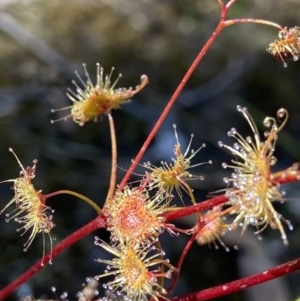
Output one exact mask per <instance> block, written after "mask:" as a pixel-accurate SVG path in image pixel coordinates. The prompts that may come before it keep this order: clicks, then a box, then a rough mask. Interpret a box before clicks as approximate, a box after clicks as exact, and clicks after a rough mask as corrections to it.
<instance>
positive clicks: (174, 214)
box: [0, 167, 300, 300]
mask: <svg viewBox="0 0 300 301" xmlns="http://www.w3.org/2000/svg"><path fill="white" fill-rule="evenodd" d="M274 180H276V181H277V183H278V184H284V183H288V182H293V181H297V180H300V171H299V170H298V171H296V167H294V168H288V169H286V170H284V171H281V172H278V173H276V174H274ZM227 200H228V199H227V197H225V195H220V196H217V197H214V198H211V199H209V200H206V201H203V202H201V203H198V204H195V205H192V206H189V207H184V208H181V209H178V210H176V211H171V212H168V213H166V215H165V216H166V221H171V220H174V219H177V218H180V217H184V216H187V215H190V214H193V213H196V212H199V211H203V210H208V209H211V208H212V207H214V206H217V205H220V204H223V203H225V202H226V201H227ZM99 228H105V221H104V219H103V218H101V217H100V216H98V217H97V218H95V219H94V220H92V221H91V222H90V223H88V224H87V225H85V226H83V227H82V228H80V229H79V230H77V231H76V232H74V233H72V234H71V235H70V236H68V237H67V238H65V239H64V240H62V241H61V242H60V243H59V244H58V245H57V246H56V247H54V249H53V251H52V259H53V258H55V257H56V255H58V254H59V253H61V252H62V251H63V250H64V249H66V248H67V247H69V246H70V245H72V244H73V243H75V242H76V241H77V240H79V239H81V238H82V237H84V236H86V235H88V234H90V233H91V232H92V231H94V230H97V229H99ZM50 255H51V253H50V252H48V253H47V254H46V255H45V259H44V260H45V262H48V261H49V259H50ZM41 262H42V260H39V261H38V262H37V263H35V264H34V265H33V266H32V267H31V268H29V269H28V270H27V271H26V272H25V273H23V274H22V275H21V276H19V277H18V278H17V279H15V280H14V281H13V282H11V283H10V284H9V285H7V286H6V287H5V288H3V289H2V290H1V291H0V300H3V299H4V298H5V297H7V296H8V295H10V294H11V293H12V292H13V291H14V290H15V289H16V288H17V287H18V286H20V285H21V284H23V283H24V282H26V281H28V280H29V279H30V278H31V277H33V276H34V275H35V274H36V273H37V272H38V271H39V270H41V269H42V267H43V266H41ZM223 293H224V292H223ZM224 294H225V293H224Z"/></svg>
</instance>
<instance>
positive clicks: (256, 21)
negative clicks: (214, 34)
mask: <svg viewBox="0 0 300 301" xmlns="http://www.w3.org/2000/svg"><path fill="white" fill-rule="evenodd" d="M242 23H254V24H262V25H267V26H272V27H276V28H278V29H279V30H283V29H284V28H283V27H282V26H281V25H280V24H278V23H275V22H272V21H268V20H262V19H251V18H241V19H232V20H227V21H225V22H224V26H225V27H226V26H230V25H235V24H242Z"/></svg>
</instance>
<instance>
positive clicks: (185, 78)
mask: <svg viewBox="0 0 300 301" xmlns="http://www.w3.org/2000/svg"><path fill="white" fill-rule="evenodd" d="M234 2H235V0H232V1H230V2H229V3H231V4H229V3H228V4H227V6H224V4H223V3H222V2H221V1H219V3H220V5H221V8H222V11H221V16H220V21H219V23H218V25H217V27H216V29H215V31H214V32H213V33H212V34H211V36H210V37H209V39H208V40H207V42H206V43H205V45H204V46H203V48H202V49H201V50H200V52H199V53H198V55H197V56H196V58H195V59H194V61H193V63H192V64H191V66H190V67H189V69H188V70H187V72H186V74H185V75H184V76H183V78H182V80H181V82H180V83H179V85H178V86H177V88H176V90H175V92H174V93H173V95H172V96H171V98H170V100H169V102H168V103H167V105H166V107H165V108H164V110H163V112H162V113H161V115H160V117H159V118H158V120H157V121H156V123H155V125H154V127H153V128H152V130H151V132H150V134H149V135H148V137H147V139H146V141H145V142H144V144H143V145H142V147H141V149H140V150H139V152H138V154H137V155H136V157H135V158H134V160H133V162H132V164H131V166H130V167H129V169H128V171H127V172H126V174H125V176H124V178H123V179H122V181H121V183H120V186H119V189H120V190H121V189H122V188H123V187H124V186H125V184H126V183H127V181H128V179H129V177H130V175H131V174H132V172H133V171H134V169H135V168H136V166H137V165H138V163H139V162H140V160H141V158H142V156H143V155H144V153H145V151H146V150H147V148H148V146H149V144H150V142H151V141H152V139H153V137H154V136H155V135H156V133H157V131H158V130H159V128H160V127H161V125H162V123H163V122H164V120H165V118H166V117H167V115H168V114H169V112H170V110H171V108H172V107H173V105H174V103H175V101H176V100H177V98H178V96H179V94H180V93H181V91H182V90H183V88H184V86H185V85H186V83H187V81H188V80H189V78H190V77H191V75H192V74H193V72H194V71H195V69H196V68H197V67H198V65H199V63H200V62H201V60H202V58H203V57H204V55H205V54H206V52H207V51H208V49H209V48H210V46H211V45H212V44H213V42H214V41H215V39H216V38H217V36H218V35H219V34H220V32H221V31H222V29H223V28H224V21H225V18H226V16H227V12H228V9H229V7H230V6H231V5H232V4H233V3H234Z"/></svg>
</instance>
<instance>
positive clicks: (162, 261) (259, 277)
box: [0, 0, 300, 301]
mask: <svg viewBox="0 0 300 301" xmlns="http://www.w3.org/2000/svg"><path fill="white" fill-rule="evenodd" d="M240 1H242V0H240ZM217 2H218V3H219V5H220V8H221V14H220V20H219V23H218V25H217V27H216V29H215V31H214V32H213V33H212V34H211V36H210V37H209V39H208V41H207V42H206V43H205V45H204V46H203V47H202V49H201V50H200V52H199V54H198V55H197V57H196V58H195V60H194V61H193V62H192V64H191V66H190V68H189V69H188V70H187V72H186V74H185V75H184V76H183V79H182V81H181V82H180V84H179V85H178V87H177V88H176V90H175V92H174V93H173V95H172V97H171V98H170V100H169V102H168V103H167V104H166V107H165V109H164V110H163V112H162V113H161V115H160V117H159V118H158V120H157V122H156V123H155V125H154V127H153V129H152V130H151V132H150V133H149V136H148V137H147V139H146V141H145V142H144V144H143V145H142V147H141V149H140V151H139V152H138V154H137V155H136V157H135V159H134V160H133V161H132V164H131V166H130V167H129V169H128V171H127V172H126V174H125V176H124V177H123V179H122V181H121V182H120V183H119V184H118V185H117V183H116V172H117V137H116V133H115V128H114V119H113V110H114V109H117V108H119V107H120V105H121V104H123V103H127V102H128V101H129V99H131V98H132V97H133V96H134V95H135V94H136V93H137V92H140V91H141V90H142V89H143V88H144V87H145V86H146V84H147V83H148V78H147V76H145V75H143V76H142V77H141V84H140V85H139V86H137V87H136V89H135V90H133V89H132V88H128V89H127V88H117V85H118V79H119V78H120V76H119V77H117V79H116V80H115V81H114V82H113V83H111V76H112V72H111V73H110V74H109V75H105V76H104V70H103V69H102V68H101V67H100V65H99V64H97V79H96V83H95V84H94V83H93V82H92V81H91V79H90V77H89V74H88V72H87V69H86V66H85V65H84V70H85V75H86V81H84V80H83V79H82V78H81V77H80V76H79V75H78V78H79V81H80V84H77V83H75V82H74V85H75V88H76V91H75V92H72V90H69V92H68V94H67V95H68V97H69V98H70V99H71V101H72V102H73V104H72V105H71V106H70V107H67V108H63V109H56V110H54V112H55V111H57V110H70V113H69V114H68V115H66V116H65V117H63V118H62V119H69V118H72V119H73V121H74V122H75V123H77V124H78V125H80V126H83V125H84V124H85V123H86V122H88V121H97V120H98V119H100V118H101V117H103V116H107V119H108V122H109V126H110V136H111V149H112V164H111V177H110V180H109V189H108V192H107V197H106V199H105V200H103V203H102V204H101V207H102V208H100V207H99V206H98V204H95V203H94V202H93V201H92V200H90V199H88V198H87V197H85V196H83V195H81V194H79V193H77V192H73V191H68V190H60V191H57V192H53V193H49V194H45V195H44V194H42V192H41V191H40V190H36V189H35V188H34V186H33V184H32V179H33V178H34V175H35V164H36V161H34V165H33V167H31V168H28V169H27V170H26V169H24V167H23V166H22V164H21V163H20V161H19V160H18V159H17V160H18V163H19V165H20V166H21V169H22V171H21V175H20V177H19V178H17V179H14V180H8V181H9V182H13V183H14V191H15V196H14V198H13V199H12V200H11V201H9V202H8V204H7V205H5V206H4V209H3V210H2V211H1V213H2V212H3V211H4V210H6V209H7V208H8V207H10V206H15V209H14V210H13V212H12V213H11V214H12V215H11V216H10V215H9V216H7V218H8V220H11V219H15V220H16V221H17V222H19V223H22V224H24V225H22V228H21V229H25V232H26V231H27V230H29V229H30V228H32V227H33V230H32V232H31V234H30V235H29V240H28V241H27V243H26V245H25V247H26V248H28V247H29V246H30V244H31V242H32V240H33V239H34V238H35V236H36V234H37V233H40V232H42V233H43V234H45V233H46V234H48V235H49V237H50V242H51V246H50V251H49V252H48V253H47V254H45V247H44V249H43V256H42V259H41V260H39V261H38V262H37V263H36V264H34V265H33V266H32V267H31V268H29V269H28V270H27V271H25V272H24V273H23V274H22V275H20V276H19V277H18V278H17V279H16V280H14V281H13V282H11V283H10V284H8V285H7V286H6V287H5V288H3V289H2V290H0V300H4V299H5V298H6V297H7V296H8V295H10V294H11V293H12V292H13V291H14V290H15V289H16V288H17V287H18V286H20V285H21V284H22V283H24V282H26V281H28V280H29V279H30V278H31V277H32V276H34V275H35V274H36V273H37V272H38V271H39V270H41V269H42V267H43V265H44V264H46V263H51V262H52V259H53V258H55V257H56V256H57V255H58V254H59V253H60V252H62V251H63V250H65V249H66V248H68V247H70V246H71V245H72V244H74V243H75V242H76V241H78V240H79V239H81V238H83V237H85V236H87V235H89V234H90V233H91V232H93V231H95V230H97V229H100V228H106V230H107V231H109V232H110V241H109V243H107V242H104V241H103V240H102V239H101V238H98V237H97V238H95V244H96V245H97V246H99V247H101V248H103V249H104V250H105V251H107V252H109V253H110V254H111V255H112V256H113V259H111V260H108V259H103V258H98V259H96V258H95V260H96V261H98V262H99V263H102V264H105V265H106V269H104V268H102V269H101V267H99V270H100V272H99V274H98V275H97V276H95V277H96V279H98V280H100V279H101V281H102V279H103V280H104V279H106V277H111V278H110V280H107V282H106V283H105V284H104V288H105V289H106V290H107V292H106V296H104V297H101V298H99V299H98V300H104V301H107V300H111V299H114V298H115V296H117V298H118V299H123V300H127V301H130V300H133V301H137V300H150V299H154V300H156V301H157V300H170V299H171V300H177V301H183V300H189V301H196V300H209V299H213V298H215V297H219V296H223V295H226V294H229V293H233V292H236V291H239V290H243V289H245V288H247V287H250V286H253V285H257V284H260V283H263V282H265V281H269V280H272V279H274V278H277V277H280V276H283V275H287V274H289V273H292V272H294V271H297V270H300V258H296V259H294V260H292V261H289V262H286V263H284V264H282V265H280V266H277V267H274V268H272V269H269V270H266V271H262V272H261V273H259V274H256V275H252V276H249V277H246V278H242V279H239V280H236V281H233V282H230V283H225V284H223V285H221V286H215V287H212V288H208V289H206V290H201V291H198V292H191V293H189V294H187V295H185V296H177V297H175V298H171V297H169V296H168V294H169V292H170V291H171V289H172V288H173V287H174V285H176V281H177V279H178V277H180V269H181V266H182V262H183V260H184V258H185V257H186V256H188V253H189V252H188V251H189V249H190V247H191V246H192V244H193V243H194V242H195V241H197V242H198V243H199V244H200V245H203V244H213V245H215V246H216V245H217V244H218V243H219V244H221V245H222V246H223V247H224V248H225V250H226V251H228V247H227V246H226V245H225V244H224V243H223V241H222V235H223V234H224V233H225V232H226V231H235V230H236V229H237V228H238V226H241V228H242V231H241V235H242V234H243V232H244V231H245V229H246V228H247V227H248V226H254V227H255V228H256V232H255V234H257V235H258V236H260V234H261V232H262V231H263V230H265V229H266V228H267V227H268V226H270V227H271V228H273V229H277V230H279V232H280V235H281V238H282V241H283V244H284V245H287V244H288V237H287V235H286V233H285V230H284V225H283V224H282V221H283V222H285V223H286V224H287V225H288V226H289V227H290V228H292V226H291V223H290V222H289V221H287V220H284V219H283V217H282V216H281V214H280V213H279V212H277V211H276V210H275V209H274V207H273V202H274V201H275V200H279V201H283V200H285V197H284V196H283V195H282V193H281V191H280V187H281V185H283V184H285V183H287V182H292V181H297V180H300V171H299V165H297V164H295V165H293V166H292V167H290V168H288V169H285V170H282V171H277V172H276V173H273V172H272V170H271V167H272V166H273V165H274V164H275V162H276V160H275V157H274V156H273V154H274V152H275V147H276V141H277V139H279V137H278V136H279V133H280V130H281V129H282V127H283V126H284V125H285V123H286V122H287V117H288V113H287V111H286V110H285V109H280V110H279V111H278V114H277V119H280V120H281V123H278V122H277V119H276V118H273V117H272V118H271V117H267V118H266V119H265V125H266V126H267V127H269V131H268V132H267V133H266V134H265V138H264V139H261V137H260V134H259V131H258V129H257V126H256V123H255V121H254V119H253V118H252V117H251V115H250V113H249V112H248V111H247V109H245V108H242V107H240V106H238V108H237V109H238V111H239V112H240V113H241V114H242V115H243V116H244V118H245V119H246V120H247V121H248V123H249V125H250V128H251V130H252V134H253V137H246V138H243V136H242V135H240V134H239V133H238V132H237V130H236V129H231V130H230V131H229V133H228V135H229V136H230V137H231V138H234V139H235V140H236V142H235V144H234V145H233V146H232V147H231V146H228V145H227V144H225V143H223V142H219V146H220V147H222V148H224V149H225V150H227V151H229V152H231V153H232V154H233V155H234V157H235V159H233V160H232V162H231V163H230V164H227V163H224V164H223V168H226V169H232V170H233V173H232V175H231V177H228V178H226V179H225V183H226V185H227V187H225V188H224V189H223V192H222V191H220V195H216V196H214V197H211V198H209V199H207V200H204V201H196V199H195V197H194V195H193V190H192V188H191V187H190V182H189V181H188V179H189V178H192V179H193V178H194V176H193V175H191V174H190V172H189V171H188V170H189V168H191V167H193V166H197V165H201V164H203V163H198V161H196V160H198V157H199V156H200V154H201V153H200V152H199V150H200V149H201V148H199V149H198V150H196V151H195V152H193V151H192V150H191V149H190V146H191V142H192V141H190V144H189V146H188V148H187V150H186V151H185V152H184V153H182V150H181V147H180V143H179V141H178V137H177V134H176V131H175V137H176V144H175V146H174V153H175V158H174V160H173V163H172V164H168V163H162V167H157V168H156V167H154V166H153V165H152V164H151V163H146V165H145V167H146V171H145V175H144V176H143V177H142V178H141V181H140V183H138V185H137V186H134V185H133V184H132V183H131V184H130V183H128V181H129V178H130V176H131V174H132V173H133V172H134V170H135V168H136V166H137V165H138V164H140V161H141V159H142V157H143V155H144V153H145V151H146V150H147V148H148V146H149V144H150V143H151V141H152V139H153V138H154V137H155V135H156V133H157V131H158V130H159V128H160V126H161V125H162V123H163V122H164V120H165V118H166V116H167V115H168V113H169V112H170V110H171V109H172V106H173V105H174V103H175V101H176V99H177V98H178V96H179V94H180V92H181V91H182V89H183V88H184V86H185V84H186V82H187V81H188V80H189V78H190V77H191V75H192V73H193V72H194V70H195V69H196V68H197V67H198V65H199V63H200V62H201V60H202V59H203V57H204V55H205V54H206V53H207V51H208V50H209V48H210V47H211V45H212V44H213V42H214V41H215V39H216V38H217V36H218V35H219V34H220V33H221V31H222V30H223V29H224V28H225V27H227V26H230V25H237V24H241V23H253V24H257V25H265V26H271V27H274V28H276V29H277V30H279V40H278V39H277V40H275V41H274V42H272V43H271V44H270V45H269V47H268V48H267V51H268V52H269V53H270V54H271V55H272V56H273V57H275V58H276V59H280V60H282V61H283V64H284V66H285V67H286V66H287V64H286V62H285V60H287V59H290V58H293V60H294V61H296V60H298V58H299V54H300V39H299V27H293V28H291V29H287V28H286V27H283V26H281V25H279V24H277V23H274V22H272V21H267V20H261V19H253V18H251V19H249V18H239V19H227V14H228V12H229V10H230V8H231V7H232V6H233V5H234V4H235V3H236V2H237V0H229V1H228V2H225V1H222V0H218V1H217ZM60 120H61V119H58V120H56V121H60ZM52 123H54V122H52ZM192 159H193V163H191V160H192ZM199 162H201V160H199ZM149 170H150V171H149ZM198 179H199V178H198ZM181 189H182V190H183V191H184V193H182V192H181ZM174 190H175V191H177V193H178V195H179V196H180V197H181V199H182V201H183V207H174V206H173V205H171V201H172V193H173V191H174ZM58 194H71V195H73V196H76V197H78V198H79V199H81V200H83V201H85V202H86V203H88V204H89V205H91V206H92V207H93V208H94V209H95V210H96V212H97V217H96V218H95V219H94V220H92V221H90V222H89V223H88V224H86V225H85V226H83V227H82V228H81V229H79V230H77V231H75V232H74V233H72V234H71V235H69V236H68V237H67V238H65V239H64V240H62V241H61V242H59V243H58V244H57V245H56V246H55V247H54V248H53V249H52V240H51V237H52V236H51V235H50V230H52V228H53V227H54V224H53V222H52V215H53V212H51V211H50V212H51V214H48V215H47V214H46V212H48V210H50V207H48V206H47V205H46V204H45V203H46V200H47V199H48V198H50V197H54V196H56V195H58ZM187 197H188V198H189V199H191V200H192V203H193V204H192V205H189V206H187V205H186V203H187V202H186V201H185V199H186V198H187ZM193 214H195V215H196V216H197V217H198V218H197V222H196V225H195V227H194V228H193V229H192V230H190V229H189V230H188V231H185V229H178V228H176V227H172V226H171V224H169V223H170V222H171V221H174V220H176V219H178V218H180V217H183V216H188V215H193ZM232 215H233V218H232V217H231V216H232ZM225 216H226V217H227V216H230V218H229V219H228V221H227V220H226V221H224V220H223V217H225ZM41 218H44V219H46V220H47V223H46V225H48V228H47V227H45V223H44V224H43V223H40V221H41ZM42 226H43V227H42ZM34 227H35V228H34ZM50 228H51V229H50ZM56 230H58V229H56ZM130 230H132V231H130ZM164 230H167V231H168V232H169V233H170V234H171V235H173V236H174V239H176V236H177V233H178V232H183V233H185V234H187V235H190V239H189V241H188V243H187V244H186V246H184V247H183V251H182V255H181V257H180V260H179V262H178V263H177V265H176V264H174V263H170V262H169V260H168V259H167V256H166V254H165V252H164V250H163V243H164V242H163V241H162V240H161V235H160V234H161V233H162V232H163V231H164ZM43 242H44V240H43ZM44 244H45V243H44ZM220 252H221V250H220ZM165 278H170V279H171V281H172V282H171V285H170V286H169V287H166V286H165V282H164V280H165ZM94 297H95V295H94V296H92V297H91V300H92V299H93V298H94ZM95 298H98V297H95Z"/></svg>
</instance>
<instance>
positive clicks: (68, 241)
mask: <svg viewBox="0 0 300 301" xmlns="http://www.w3.org/2000/svg"><path fill="white" fill-rule="evenodd" d="M104 227H105V220H104V219H103V218H102V217H100V216H99V217H97V218H96V219H94V220H92V221H91V222H90V223H88V224H86V225H85V226H83V227H82V228H80V229H79V230H77V231H75V232H74V233H72V234H71V235H69V236H68V237H66V238H65V239H63V240H62V241H61V242H60V243H59V244H57V246H56V247H55V248H54V249H53V251H52V258H54V257H55V256H56V255H58V254H59V253H61V252H62V251H63V250H65V249H66V248H67V247H69V246H71V245H72V244H73V243H74V242H76V241H77V240H79V239H81V238H82V237H85V236H86V235H88V234H90V233H91V232H93V231H95V230H97V229H99V228H104ZM50 259H51V251H49V252H48V253H47V254H46V255H45V258H44V261H43V262H46V263H47V262H49V260H50ZM43 267H44V266H43V265H42V260H41V259H40V260H39V261H37V262H36V263H35V264H34V265H33V266H31V267H30V268H29V269H28V270H27V271H26V272H25V273H23V274H22V275H20V276H19V277H18V278H17V279H15V280H14V281H13V282H11V283H10V284H8V285H7V286H6V287H5V288H3V289H2V290H1V291H0V300H4V298H6V297H7V296H8V295H10V294H11V293H12V292H13V291H14V290H15V289H16V288H17V287H19V286H20V285H21V284H23V283H24V282H26V281H28V280H29V279H30V278H31V277H32V276H34V275H35V274H36V273H37V272H38V271H39V270H41V269H42V268H43Z"/></svg>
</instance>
